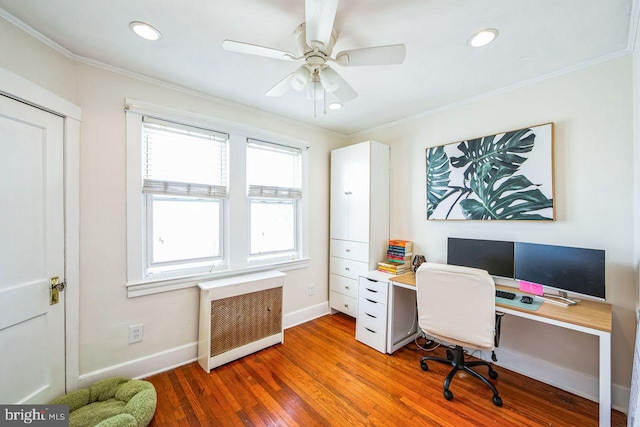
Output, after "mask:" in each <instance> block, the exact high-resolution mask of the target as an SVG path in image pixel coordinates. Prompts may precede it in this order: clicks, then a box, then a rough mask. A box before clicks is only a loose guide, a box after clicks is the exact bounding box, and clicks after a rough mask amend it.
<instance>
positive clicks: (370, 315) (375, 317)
mask: <svg viewBox="0 0 640 427" xmlns="http://www.w3.org/2000/svg"><path fill="white" fill-rule="evenodd" d="M365 314H366V315H367V316H369V317H373V318H374V319H377V318H378V316H374V315H373V314H369V313H365Z"/></svg>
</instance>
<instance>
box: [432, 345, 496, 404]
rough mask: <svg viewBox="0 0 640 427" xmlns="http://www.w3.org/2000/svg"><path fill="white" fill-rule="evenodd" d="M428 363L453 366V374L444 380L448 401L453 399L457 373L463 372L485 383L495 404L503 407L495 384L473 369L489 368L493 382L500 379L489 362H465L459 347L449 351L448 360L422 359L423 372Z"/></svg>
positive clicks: (445, 396)
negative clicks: (452, 384) (451, 386)
mask: <svg viewBox="0 0 640 427" xmlns="http://www.w3.org/2000/svg"><path fill="white" fill-rule="evenodd" d="M427 361H431V362H438V363H442V364H444V365H450V366H453V369H451V372H449V375H447V377H446V378H445V380H444V393H443V394H444V398H445V399H447V400H451V399H453V393H452V392H451V390H449V386H450V385H451V381H452V380H453V377H454V376H455V374H456V372H458V371H460V370H463V371H465V372H468V373H469V374H470V375H471V376H473V377H474V378H477V379H479V380H480V381H482V382H483V383H485V384H486V385H487V386H488V387H489V388H490V389H491V391H492V392H493V399H492V400H493V404H494V405H496V406H502V399H501V398H500V396H498V390H497V389H496V388H495V387H494V385H493V384H491V383H490V382H489V380H487V379H486V378H485V377H483V376H482V375H480V374H479V373H477V372H476V371H474V370H473V369H471V368H472V367H474V366H487V367H488V368H489V377H490V378H491V379H493V380H495V379H496V378H498V373H497V372H496V371H495V370H494V369H493V367H492V366H491V364H490V363H489V362H485V361H473V362H465V360H464V352H463V349H462V347H461V346H459V345H457V346H456V347H455V349H454V350H451V349H447V358H446V359H443V358H440V357H435V356H425V357H423V358H422V359H420V367H421V368H422V370H423V371H428V370H429V366H428V365H427Z"/></svg>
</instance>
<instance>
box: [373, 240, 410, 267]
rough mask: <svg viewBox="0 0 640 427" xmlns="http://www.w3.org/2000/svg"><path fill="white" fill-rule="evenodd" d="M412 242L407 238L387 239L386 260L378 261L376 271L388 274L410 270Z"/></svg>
mask: <svg viewBox="0 0 640 427" xmlns="http://www.w3.org/2000/svg"><path fill="white" fill-rule="evenodd" d="M412 256H413V243H411V242H410V241H408V240H389V249H388V250H387V259H386V261H380V262H378V271H382V272H384V273H390V274H395V275H398V274H404V273H408V272H410V271H411V257H412Z"/></svg>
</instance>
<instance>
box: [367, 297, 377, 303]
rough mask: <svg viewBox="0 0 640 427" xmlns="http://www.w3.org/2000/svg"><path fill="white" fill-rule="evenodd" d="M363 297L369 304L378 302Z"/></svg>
mask: <svg viewBox="0 0 640 427" xmlns="http://www.w3.org/2000/svg"><path fill="white" fill-rule="evenodd" d="M365 299H366V300H367V301H369V302H370V303H371V304H378V302H377V301H372V300H370V299H369V298H365Z"/></svg>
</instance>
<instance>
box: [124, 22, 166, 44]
mask: <svg viewBox="0 0 640 427" xmlns="http://www.w3.org/2000/svg"><path fill="white" fill-rule="evenodd" d="M129 28H131V31H133V32H134V33H136V34H137V35H139V36H140V37H142V38H143V39H147V40H158V39H159V38H160V37H162V35H161V34H160V31H158V30H156V29H155V28H153V27H152V26H151V25H149V24H147V23H146V22H140V21H133V22H131V23H130V24H129Z"/></svg>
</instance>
